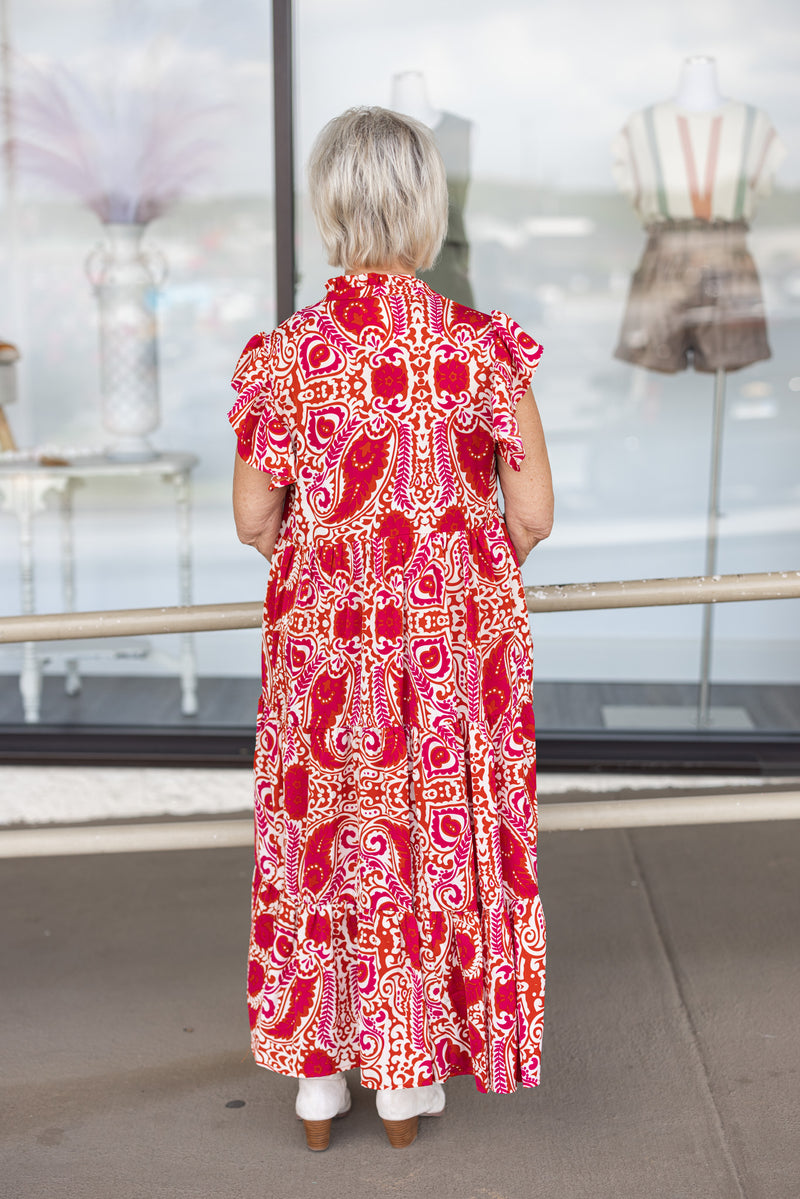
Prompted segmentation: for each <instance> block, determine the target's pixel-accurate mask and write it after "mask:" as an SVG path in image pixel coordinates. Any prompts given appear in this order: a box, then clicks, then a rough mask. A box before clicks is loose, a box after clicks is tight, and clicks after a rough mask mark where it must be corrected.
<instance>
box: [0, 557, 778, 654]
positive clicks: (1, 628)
mask: <svg viewBox="0 0 800 1199" xmlns="http://www.w3.org/2000/svg"><path fill="white" fill-rule="evenodd" d="M798 597H800V570H781V571H763V572H761V573H757V574H741V575H713V576H711V577H709V578H707V577H705V576H703V575H697V576H693V577H686V578H677V579H625V580H622V581H621V582H617V583H615V582H605V583H555V584H552V585H549V586H543V587H526V588H525V599H526V601H527V604H528V610H529V611H530V612H579V611H580V612H586V611H591V610H597V609H604V608H653V607H660V606H662V605H671V604H724V603H741V602H743V601H752V600H770V599H797V598H798ZM262 613H263V604H262V603H261V602H255V603H252V602H246V603H238V604H194V605H192V606H191V607H174V608H118V609H113V610H110V611H103V612H51V613H46V614H42V615H35V616H33V615H32V616H3V617H0V643H6V644H8V643H11V642H20V641H22V642H24V641H66V640H72V639H73V638H78V639H80V638H93V637H130V636H145V635H148V634H149V635H155V634H159V633H205V632H212V631H222V630H225V629H254V628H258V627H259V626H260V624H261V619H262Z"/></svg>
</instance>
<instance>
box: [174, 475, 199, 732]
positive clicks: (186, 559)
mask: <svg viewBox="0 0 800 1199" xmlns="http://www.w3.org/2000/svg"><path fill="white" fill-rule="evenodd" d="M175 494H176V503H177V515H178V602H179V603H180V604H183V605H186V604H191V602H192V542H191V517H190V512H191V507H190V505H191V495H190V486H189V472H188V470H184V471H181V472H180V474H177V475H176V476H175ZM180 660H181V665H180V672H181V711H182V712H183V714H184V716H196V715H197V658H196V655H195V649H194V635H193V634H192V633H182V634H181V659H180Z"/></svg>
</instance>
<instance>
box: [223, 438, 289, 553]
mask: <svg viewBox="0 0 800 1199" xmlns="http://www.w3.org/2000/svg"><path fill="white" fill-rule="evenodd" d="M269 479H270V476H269V474H267V473H266V472H265V471H263V470H257V469H256V467H254V466H250V464H249V463H247V462H244V461H243V460H242V459H241V458H240V457H239V455H238V454H237V455H236V462H235V464H234V468H233V519H234V521H235V522H236V532H237V534H238V537H239V540H240V541H243V542H244V544H245V545H252V546H255V548H256V549H257V550H258V552H259V554H263V555H264V557H265V558H266V559H268V560H269V559H270V558H271V557H272V551H273V548H274V546H275V542H276V541H277V539H278V533H279V532H280V527H281V519H282V516H283V502H284V500H285V498H286V492H287V490H288V488H286V487H276V488H274V489H273V490H272V491H270V490H269Z"/></svg>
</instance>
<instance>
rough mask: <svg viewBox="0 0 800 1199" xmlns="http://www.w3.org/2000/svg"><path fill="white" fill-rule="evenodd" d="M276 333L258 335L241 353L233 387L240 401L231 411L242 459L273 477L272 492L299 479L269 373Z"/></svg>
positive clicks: (290, 437) (270, 481)
mask: <svg viewBox="0 0 800 1199" xmlns="http://www.w3.org/2000/svg"><path fill="white" fill-rule="evenodd" d="M274 338H275V334H274V333H270V334H266V333H257V334H256V335H255V337H251V338H250V340H249V341H248V343H247V345H246V346H245V347H244V350H243V351H242V354H241V357H240V358H239V361H238V363H237V364H236V370H235V371H234V372H233V378H232V379H231V386H232V387H233V390H234V391H235V392H236V394H237V397H238V398H237V400H236V402H235V404H234V405H233V407H232V408H231V410H230V412H229V413H228V420H229V421H230V423H231V425H232V427H233V430H234V432H235V433H236V439H237V449H238V452H239V457H240V458H242V459H244V461H245V462H247V463H249V464H250V466H254V467H256V469H257V470H263V471H265V472H267V473H268V474H269V475H270V480H269V490H270V491H272V490H274V488H276V487H288V486H289V484H291V483H293V482H294V481H295V478H296V473H295V455H294V447H293V445H292V434H291V429H290V428H289V425H288V423H287V422H286V420H285V419H284V417H283V416H282V415H281V413H280V412H279V411H278V407H277V404H276V401H275V396H274V391H273V383H272V377H271V371H270V365H269V363H270V355H271V353H272V352H273V350H274V346H273V341H274Z"/></svg>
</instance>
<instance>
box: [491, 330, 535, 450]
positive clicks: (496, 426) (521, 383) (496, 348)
mask: <svg viewBox="0 0 800 1199" xmlns="http://www.w3.org/2000/svg"><path fill="white" fill-rule="evenodd" d="M492 333H493V344H492V353H493V362H492V431H493V435H494V440H495V444H496V445H497V449H498V452H499V454H500V456H501V457H502V458H504V459H505V461H506V462H507V463H508V465H509V466H511V467H512V468H513V469H514V470H519V468H520V466H521V465H522V461H523V459H524V457H525V450H524V448H523V445H522V438H521V436H520V432H519V425H518V424H517V417H516V408H517V404H518V403H519V402H520V400H521V399H522V397H523V396H524V395H525V392H526V391H527V390H528V388H529V387H530V384H531V379H532V378H533V375H534V372H535V370H536V368H537V366H538V365H539V359H540V358H541V356H542V347H541V346H540V345H539V343H538V341H534V339H533V338H532V337H531V336H530V335H529V334H528V333H526V332H525V331H524V329H521V328H520V327H519V325H518V324H517V322H516V321H514V320H512V319H511V317H510V316H507V315H506V313H505V312H498V311H497V310H495V311H494V312H492Z"/></svg>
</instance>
